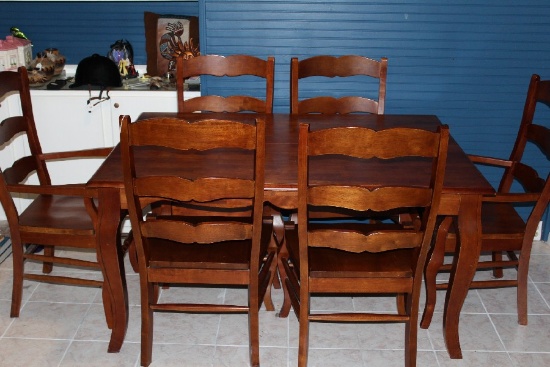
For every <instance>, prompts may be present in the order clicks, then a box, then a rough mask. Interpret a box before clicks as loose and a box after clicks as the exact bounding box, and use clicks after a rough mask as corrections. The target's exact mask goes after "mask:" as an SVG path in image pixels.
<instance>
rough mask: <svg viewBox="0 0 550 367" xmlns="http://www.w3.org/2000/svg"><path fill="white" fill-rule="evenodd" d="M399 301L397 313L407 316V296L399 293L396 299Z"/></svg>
mask: <svg viewBox="0 0 550 367" xmlns="http://www.w3.org/2000/svg"><path fill="white" fill-rule="evenodd" d="M396 301H397V313H398V314H400V315H405V313H406V312H407V310H406V305H405V295H404V294H403V293H399V294H398V295H397V297H396Z"/></svg>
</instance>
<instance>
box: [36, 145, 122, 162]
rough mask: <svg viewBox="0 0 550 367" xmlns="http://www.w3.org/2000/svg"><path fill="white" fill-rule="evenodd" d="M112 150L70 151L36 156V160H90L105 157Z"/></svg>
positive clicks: (110, 148)
mask: <svg viewBox="0 0 550 367" xmlns="http://www.w3.org/2000/svg"><path fill="white" fill-rule="evenodd" d="M112 150H113V147H107V148H93V149H83V150H71V151H67V152H50V153H42V154H38V158H39V159H40V160H43V161H47V160H53V159H65V158H91V157H107V156H108V155H109V154H110V153H111V152H112Z"/></svg>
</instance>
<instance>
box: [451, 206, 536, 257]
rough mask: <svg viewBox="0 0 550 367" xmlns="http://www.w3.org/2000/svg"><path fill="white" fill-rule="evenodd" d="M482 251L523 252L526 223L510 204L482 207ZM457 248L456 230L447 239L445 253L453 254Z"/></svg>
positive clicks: (452, 230) (452, 229)
mask: <svg viewBox="0 0 550 367" xmlns="http://www.w3.org/2000/svg"><path fill="white" fill-rule="evenodd" d="M481 224H482V235H481V239H482V251H483V252H486V251H515V250H521V247H522V245H523V237H524V233H525V222H524V220H523V219H522V218H521V216H520V215H519V214H518V212H517V211H516V210H515V208H514V206H513V205H511V204H509V203H495V202H484V203H483V205H482V207H481ZM455 246H456V233H455V229H454V228H451V231H450V233H449V235H448V237H447V241H446V245H445V251H446V252H453V251H455Z"/></svg>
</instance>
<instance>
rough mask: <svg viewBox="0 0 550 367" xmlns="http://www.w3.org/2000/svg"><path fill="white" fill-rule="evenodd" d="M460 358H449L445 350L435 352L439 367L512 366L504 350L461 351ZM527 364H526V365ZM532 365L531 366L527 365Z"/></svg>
mask: <svg viewBox="0 0 550 367" xmlns="http://www.w3.org/2000/svg"><path fill="white" fill-rule="evenodd" d="M462 357H463V358H462V359H450V358H449V355H448V354H447V352H437V358H438V361H439V366H441V367H474V366H475V367H477V366H480V367H481V366H483V367H513V366H514V365H513V363H512V361H511V360H510V358H509V357H508V354H507V353H504V352H471V351H464V350H463V351H462ZM526 366H527V365H526ZM529 367H533V366H529Z"/></svg>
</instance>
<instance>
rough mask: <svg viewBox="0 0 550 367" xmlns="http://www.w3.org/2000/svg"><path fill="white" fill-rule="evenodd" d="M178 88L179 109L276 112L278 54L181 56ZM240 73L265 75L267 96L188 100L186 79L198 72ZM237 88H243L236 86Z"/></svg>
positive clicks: (177, 81)
mask: <svg viewBox="0 0 550 367" xmlns="http://www.w3.org/2000/svg"><path fill="white" fill-rule="evenodd" d="M176 73H177V74H176V75H177V77H176V89H177V97H178V112H198V111H209V112H244V111H250V112H257V113H272V112H273V88H274V75H275V58H274V57H271V56H270V57H268V58H267V60H263V59H260V58H258V57H255V56H250V55H232V56H218V55H200V56H197V57H193V58H189V59H186V58H184V57H178V59H177V72H176ZM207 75H210V76H215V77H237V76H245V75H249V76H256V77H259V78H264V79H265V99H261V98H259V97H257V96H247V95H232V96H227V97H221V96H213V95H209V96H206V95H205V96H200V97H196V98H191V99H188V100H184V97H185V91H184V82H185V80H186V79H188V78H190V77H195V76H207ZM235 90H240V89H238V88H236V89H235Z"/></svg>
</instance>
